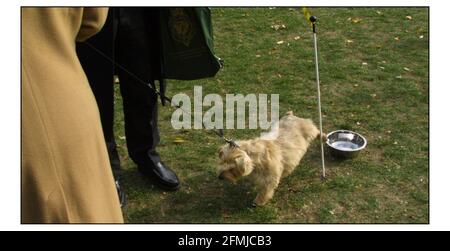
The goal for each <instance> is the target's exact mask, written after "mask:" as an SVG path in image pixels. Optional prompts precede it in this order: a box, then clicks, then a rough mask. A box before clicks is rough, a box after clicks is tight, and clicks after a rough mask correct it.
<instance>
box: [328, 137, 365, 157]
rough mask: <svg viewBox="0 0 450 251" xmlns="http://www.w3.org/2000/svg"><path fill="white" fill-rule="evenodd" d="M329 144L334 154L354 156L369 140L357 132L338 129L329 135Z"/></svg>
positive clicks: (337, 155)
mask: <svg viewBox="0 0 450 251" xmlns="http://www.w3.org/2000/svg"><path fill="white" fill-rule="evenodd" d="M327 145H328V147H329V149H330V152H331V154H332V155H334V156H336V157H339V158H353V157H355V156H356V155H358V153H359V152H360V151H361V150H362V149H364V148H365V147H366V145H367V140H366V139H365V138H364V137H363V136H362V135H361V134H358V133H356V132H352V131H348V130H337V131H334V132H331V133H329V134H328V135H327Z"/></svg>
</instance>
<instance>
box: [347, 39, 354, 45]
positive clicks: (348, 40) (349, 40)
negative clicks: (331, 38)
mask: <svg viewBox="0 0 450 251" xmlns="http://www.w3.org/2000/svg"><path fill="white" fill-rule="evenodd" d="M345 42H346V43H347V44H351V43H353V42H354V41H353V40H351V39H347V40H345Z"/></svg>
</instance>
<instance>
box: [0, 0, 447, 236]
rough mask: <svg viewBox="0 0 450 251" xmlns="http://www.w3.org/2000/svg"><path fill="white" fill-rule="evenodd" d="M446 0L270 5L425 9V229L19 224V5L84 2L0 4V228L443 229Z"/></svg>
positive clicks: (170, 3)
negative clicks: (427, 33) (427, 71)
mask: <svg viewBox="0 0 450 251" xmlns="http://www.w3.org/2000/svg"><path fill="white" fill-rule="evenodd" d="M446 2H447V1H433V2H431V1H430V0H429V1H417V0H412V1H406V0H404V1H398V0H397V1H389V0H383V1H370V2H368V1H355V0H353V1H347V0H343V1H338V2H336V1H318V0H315V1H276V4H275V6H336V5H338V6H430V12H431V17H430V22H431V27H430V28H431V29H430V34H431V39H430V44H431V48H430V55H431V61H430V66H431V69H430V76H431V78H430V80H431V81H430V105H431V109H430V122H431V125H430V126H431V128H430V129H431V133H430V145H431V146H430V175H431V178H430V181H431V187H430V188H431V194H430V199H431V211H430V215H431V222H430V223H431V224H430V225H49V226H46V225H20V224H19V223H20V214H19V213H20V204H19V203H20V169H19V167H20V148H19V147H20V145H19V144H20V123H19V122H20V102H19V100H20V89H19V86H20V62H19V59H20V58H19V52H20V40H19V37H20V33H19V31H20V6H24V5H39V6H51V5H58V6H60V5H67V6H83V5H86V2H85V1H70V2H67V1H64V2H61V1H40V2H39V3H36V1H18V2H16V3H11V2H9V1H5V3H3V11H2V15H1V19H2V20H1V21H2V22H1V24H2V33H3V39H2V46H0V53H1V54H0V55H1V62H2V69H3V70H2V75H1V79H2V80H3V81H2V84H1V86H2V91H1V92H0V111H1V113H0V114H1V123H0V128H1V130H0V132H1V133H0V135H2V136H3V137H1V138H2V139H3V140H2V141H1V143H0V156H1V162H0V163H1V164H0V165H1V167H0V168H1V169H0V170H2V172H1V173H0V210H1V213H0V229H9V230H63V231H64V230H159V231H167V230H182V231H188V230H189V231H190V230H211V231H218V230H236V231H238V230H239V231H242V230H246V231H247V230H269V231H279V230H444V229H446V230H449V229H450V217H449V216H448V214H449V212H450V199H449V196H448V192H449V191H450V186H449V184H450V172H449V171H450V165H449V164H448V158H447V156H448V155H449V150H448V148H449V147H448V143H447V142H450V139H449V136H448V135H449V133H448V131H449V128H450V124H449V123H448V117H449V115H450V114H449V113H448V107H450V104H449V100H450V99H449V98H448V95H449V94H450V83H449V81H448V75H447V74H446V73H447V72H448V69H447V68H448V65H449V64H448V59H449V58H450V57H449V53H448V43H449V41H450V39H449V36H448V32H447V30H448V27H447V24H448V20H447V16H448V13H447V12H448V9H449V8H448V5H447V4H446ZM159 4H164V5H167V6H180V5H183V6H192V5H197V6H274V2H273V1H237V0H233V1H164V2H161V1H116V0H114V1H89V5H90V6H121V5H126V6H128V5H139V6H141V5H142V6H144V5H149V6H150V5H159Z"/></svg>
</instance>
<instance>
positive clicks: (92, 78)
mask: <svg viewBox="0 0 450 251" xmlns="http://www.w3.org/2000/svg"><path fill="white" fill-rule="evenodd" d="M113 22H114V18H113V9H112V8H111V9H110V11H109V12H108V18H107V20H106V23H105V25H104V27H103V29H102V30H101V31H100V32H99V33H97V34H96V35H95V36H93V37H92V38H90V39H89V40H87V41H86V42H83V43H77V55H78V58H79V60H80V63H81V65H82V66H83V70H84V72H85V73H86V76H87V78H88V80H89V85H90V86H91V90H92V92H93V93H94V96H95V99H96V101H97V106H98V108H99V112H100V119H101V122H102V129H103V136H104V138H105V142H106V147H107V150H108V156H109V162H110V165H111V169H112V172H113V175H114V180H115V184H116V188H117V192H118V194H119V200H120V204H121V206H125V204H126V197H125V192H124V190H123V188H122V186H121V184H120V175H121V171H120V158H119V154H118V152H117V145H116V140H115V137H114V85H113V77H114V63H113V61H114V60H115V55H114V27H113Z"/></svg>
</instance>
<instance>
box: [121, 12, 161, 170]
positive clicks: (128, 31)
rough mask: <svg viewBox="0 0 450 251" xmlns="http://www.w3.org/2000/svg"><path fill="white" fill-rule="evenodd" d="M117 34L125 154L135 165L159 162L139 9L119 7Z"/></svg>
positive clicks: (150, 79) (148, 51) (146, 38)
mask: <svg viewBox="0 0 450 251" xmlns="http://www.w3.org/2000/svg"><path fill="white" fill-rule="evenodd" d="M120 11H121V14H119V19H120V21H119V23H120V25H119V31H118V34H117V50H116V51H117V56H118V59H119V64H120V65H121V66H122V67H121V69H117V70H118V74H119V79H120V90H121V93H122V98H123V109H124V116H125V135H126V138H127V147H128V153H129V156H130V157H131V159H132V160H133V161H134V162H135V163H136V164H138V165H147V164H150V163H149V161H151V162H153V164H156V163H157V162H159V161H160V157H159V155H158V154H157V152H156V150H155V148H156V146H157V145H158V143H159V131H158V97H157V95H156V94H155V93H154V91H153V90H152V89H151V88H150V86H149V84H153V75H152V72H151V70H152V61H151V60H154V58H155V55H153V52H152V50H151V47H150V46H149V45H150V44H151V43H152V41H151V40H150V39H151V37H150V36H149V32H148V29H147V28H148V27H147V25H148V24H147V23H146V19H145V18H144V10H143V8H121V10H120ZM150 35H151V34H150Z"/></svg>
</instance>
